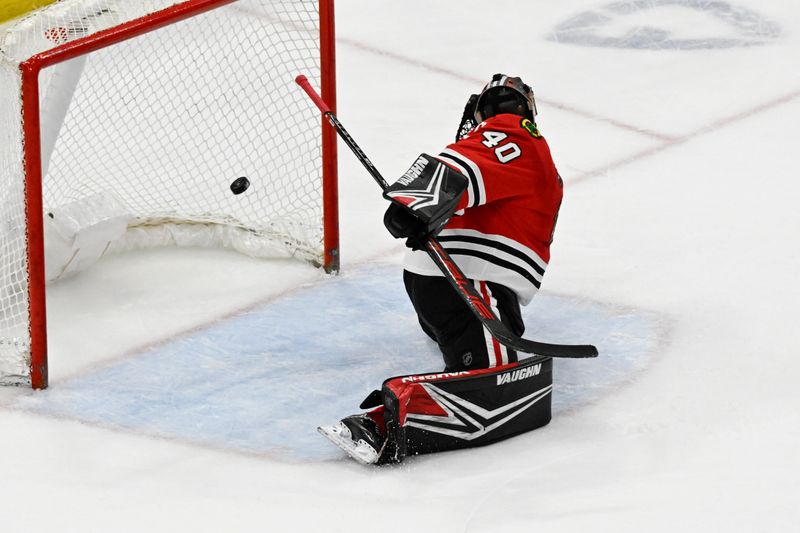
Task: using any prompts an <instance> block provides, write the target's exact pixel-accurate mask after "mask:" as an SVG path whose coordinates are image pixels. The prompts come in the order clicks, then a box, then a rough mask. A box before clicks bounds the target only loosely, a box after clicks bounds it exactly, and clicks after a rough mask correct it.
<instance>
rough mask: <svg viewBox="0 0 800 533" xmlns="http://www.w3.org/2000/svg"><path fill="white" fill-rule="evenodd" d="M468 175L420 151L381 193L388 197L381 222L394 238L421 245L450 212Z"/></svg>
mask: <svg viewBox="0 0 800 533" xmlns="http://www.w3.org/2000/svg"><path fill="white" fill-rule="evenodd" d="M466 190H467V178H466V177H464V176H463V175H462V174H460V173H459V172H457V171H455V170H453V169H452V168H450V167H449V166H447V165H445V164H444V163H442V162H441V161H439V160H437V159H436V158H434V157H433V156H430V155H428V154H422V155H420V156H419V157H418V158H417V160H416V161H415V162H414V164H413V165H411V168H409V169H408V170H407V171H406V173H405V174H403V175H402V176H401V177H400V179H399V180H397V182H396V183H394V184H393V185H391V186H389V187H388V188H387V189H386V190H385V191H384V193H383V197H384V198H386V199H387V200H389V201H391V204H390V205H389V208H388V209H387V210H386V214H385V215H384V217H383V224H384V225H385V226H386V229H388V230H389V233H391V234H392V236H393V237H395V238H398V239H400V238H406V239H408V240H407V241H406V246H408V247H409V248H414V249H419V248H424V247H425V245H424V241H425V240H426V239H427V238H428V237H429V236H432V237H435V236H436V235H437V234H438V233H439V232H440V231H441V230H442V228H443V227H444V225H445V224H447V221H448V220H450V217H452V216H453V213H454V212H455V210H456V207H457V206H458V202H459V200H460V199H461V196H462V195H463V194H464V192H465V191H466Z"/></svg>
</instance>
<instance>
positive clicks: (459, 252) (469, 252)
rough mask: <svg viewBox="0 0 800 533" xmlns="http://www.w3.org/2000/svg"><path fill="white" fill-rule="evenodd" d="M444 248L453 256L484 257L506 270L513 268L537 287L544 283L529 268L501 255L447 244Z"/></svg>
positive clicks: (483, 258)
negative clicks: (500, 256)
mask: <svg viewBox="0 0 800 533" xmlns="http://www.w3.org/2000/svg"><path fill="white" fill-rule="evenodd" d="M444 249H445V250H447V253H449V254H450V255H451V256H455V255H468V256H471V257H477V258H478V259H482V260H484V261H486V262H487V263H492V264H493V265H495V266H498V267H500V268H504V269H506V270H512V271H514V272H516V273H517V274H519V275H520V276H522V277H523V278H525V279H527V280H528V281H530V282H531V284H533V286H534V287H536V288H537V289H538V288H539V287H541V286H542V283H541V282H540V281H539V280H537V279H536V278H535V277H533V275H532V274H531V273H530V272H529V271H528V270H527V269H525V268H523V267H521V266H519V265H517V264H515V263H512V262H510V261H506V260H504V259H500V258H499V257H495V256H494V255H492V254H489V253H486V252H479V251H477V250H470V249H468V248H450V247H448V246H445V247H444Z"/></svg>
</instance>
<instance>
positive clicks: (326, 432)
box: [317, 422, 378, 465]
mask: <svg viewBox="0 0 800 533" xmlns="http://www.w3.org/2000/svg"><path fill="white" fill-rule="evenodd" d="M317 431H319V432H320V433H321V434H322V436H324V437H325V438H326V439H328V440H329V441H331V442H332V443H334V444H335V445H336V446H338V447H339V448H341V449H342V450H344V452H345V453H346V454H347V455H349V456H350V457H352V458H353V459H355V460H356V461H358V462H359V463H361V464H362V465H374V464H375V463H377V462H378V452H376V451H375V448H373V447H372V446H370V445H369V444H367V443H366V442H364V441H363V440H359V441H358V442H353V439H352V438H351V434H350V430H349V429H348V428H347V426H345V425H344V424H343V423H341V422H339V423H337V424H334V425H332V426H319V427H318V428H317Z"/></svg>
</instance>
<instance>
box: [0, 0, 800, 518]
mask: <svg viewBox="0 0 800 533" xmlns="http://www.w3.org/2000/svg"><path fill="white" fill-rule="evenodd" d="M336 16H337V20H336V22H337V33H338V38H337V46H338V49H337V56H338V57H337V59H338V64H337V78H338V94H339V105H338V115H339V118H340V119H341V120H342V121H343V123H344V124H345V126H346V127H347V128H348V130H349V131H350V133H351V134H353V136H354V137H356V139H357V140H358V142H359V143H360V144H361V146H362V148H363V149H364V150H365V151H366V152H367V153H368V154H369V156H370V157H371V159H372V160H373V162H374V163H375V164H376V166H377V167H378V168H379V169H381V171H382V172H383V173H384V175H386V176H387V177H388V178H389V179H390V180H393V179H394V178H395V177H396V176H399V175H400V174H401V173H402V172H403V171H404V170H405V169H406V168H407V167H408V166H409V164H410V163H411V162H412V161H413V159H414V158H415V157H416V156H417V154H419V153H420V152H432V151H435V150H438V149H439V148H441V147H443V146H444V145H446V144H447V143H449V142H451V140H452V137H453V135H454V134H455V131H456V128H457V125H458V122H459V118H460V116H461V112H462V109H463V105H464V103H465V101H466V98H467V97H468V96H469V94H470V93H471V92H475V91H477V90H479V89H480V87H481V86H482V84H483V83H485V81H486V80H487V79H488V78H489V77H490V76H491V75H492V74H493V73H495V72H506V73H509V74H516V75H520V76H522V77H523V78H524V79H525V80H526V81H528V83H530V84H532V85H533V87H534V90H535V92H536V95H537V102H538V105H539V112H540V115H539V117H538V123H539V126H540V129H541V131H542V133H543V134H544V135H545V137H546V138H547V139H548V141H549V143H550V146H551V149H552V151H553V155H554V158H555V161H556V164H557V166H558V168H559V170H560V172H561V174H562V176H563V178H564V181H565V186H566V188H565V194H564V204H563V207H562V210H561V216H560V219H559V225H558V229H557V231H556V240H555V243H554V245H553V248H552V261H551V263H550V266H549V268H548V272H547V275H546V277H545V281H544V283H543V286H542V291H541V292H540V293H539V295H537V297H536V298H535V299H534V301H533V303H532V304H531V305H530V306H529V307H528V308H527V309H526V310H525V316H526V322H527V324H528V332H527V336H530V337H532V338H537V339H542V340H549V341H563V342H593V343H596V344H597V345H598V348H599V349H600V352H601V354H600V357H599V358H598V359H595V360H586V361H570V362H564V361H557V364H556V368H555V392H554V398H553V404H554V419H553V421H552V422H551V423H550V424H549V425H548V426H546V427H544V428H542V429H539V430H536V431H534V432H532V433H529V434H526V435H523V436H520V437H517V438H514V439H511V440H508V441H505V442H502V443H498V444H495V445H492V446H489V447H485V448H480V449H474V450H467V451H462V452H451V453H446V454H439V455H431V456H422V457H416V458H410V459H407V460H406V461H405V462H404V463H402V464H401V465H399V466H394V467H385V468H365V467H362V466H359V465H358V464H356V463H354V462H353V461H350V460H347V459H345V458H344V457H343V455H342V454H340V453H338V452H337V450H336V449H333V448H332V447H330V446H329V445H328V444H327V443H326V442H325V441H323V440H322V438H321V437H319V436H318V435H317V434H316V432H315V431H314V428H315V426H316V425H317V424H319V423H328V422H332V421H333V420H335V419H336V418H338V417H341V416H344V415H347V414H350V412H354V411H356V410H357V409H356V407H357V403H358V402H359V401H360V400H361V399H362V398H363V396H365V395H366V393H368V392H369V390H371V389H372V388H377V387H378V386H379V385H380V382H381V380H382V379H383V378H385V377H388V376H390V375H396V374H398V373H406V372H418V371H431V370H437V369H438V368H439V365H440V360H439V356H438V355H437V353H436V349H435V347H433V346H432V345H431V344H430V343H429V342H427V341H426V340H425V338H424V337H423V334H422V333H421V332H420V331H418V329H417V326H416V324H415V319H414V315H413V310H412V309H411V307H410V305H409V304H407V303H406V301H405V296H404V294H403V291H402V287H401V279H400V259H401V255H402V245H401V244H399V243H397V242H395V241H393V240H392V239H391V238H390V237H389V235H388V234H387V233H386V231H385V229H384V228H383V225H382V222H381V218H382V214H383V210H384V208H385V203H384V201H383V200H381V198H380V195H379V194H378V190H377V188H376V186H375V184H374V182H373V181H372V180H371V179H370V177H369V176H368V175H367V174H366V173H365V172H364V170H363V169H362V168H361V167H360V165H359V164H358V162H357V161H356V160H355V159H354V158H353V157H352V155H351V154H350V153H349V152H347V151H346V150H347V149H346V147H345V146H344V145H342V144H340V147H339V150H340V180H341V183H340V198H341V209H342V213H341V226H342V228H341V229H342V240H343V242H342V259H343V267H342V268H343V273H342V275H341V276H339V277H336V278H329V277H327V276H325V275H324V274H321V273H320V272H319V271H317V270H315V269H313V268H311V267H309V266H305V265H303V264H300V263H297V262H293V261H288V260H285V261H284V260H281V261H263V260H255V259H251V258H248V257H245V256H242V255H239V254H236V253H233V252H226V251H221V250H211V251H209V250H206V251H203V250H177V249H170V250H151V251H146V252H135V253H130V254H127V255H125V256H118V257H112V258H107V259H105V260H103V261H101V262H100V263H99V264H98V265H96V266H95V267H93V268H92V269H91V270H90V271H87V272H84V273H82V274H80V275H79V276H78V277H75V278H72V279H68V280H65V281H62V282H59V283H57V284H55V285H53V286H52V287H51V288H50V293H49V296H48V302H47V303H48V311H49V320H50V324H51V329H50V337H49V344H50V360H51V386H50V388H49V389H48V390H46V391H44V392H37V393H34V392H32V391H30V390H27V389H19V388H3V389H0V434H1V435H2V437H1V438H0V510H1V511H2V518H0V532H3V533H6V532H8V533H18V532H19V533H21V532H37V533H38V532H45V531H48V532H50V531H58V532H81V533H88V532H103V533H108V532H137V533H140V532H145V531H147V532H157V533H162V532H163V533H167V532H169V533H174V532H192V533H194V532H198V533H199V532H214V533H218V532H223V531H224V532H251V531H258V532H265V531H268V532H272V531H280V532H283V531H292V532H295V531H296V532H306V531H309V532H311V531H313V532H317V531H319V532H328V531H330V532H340V531H341V532H361V531H370V532H400V531H402V532H495V531H497V532H504V533H506V532H509V533H510V532H531V531H547V532H588V531H590V532H604V531H609V532H614V533H624V532H637V533H638V532H641V531H647V532H648V533H651V532H662V531H663V532H670V533H676V532H704V533H705V532H707V531H725V532H742V533H744V532H753V531H769V532H794V531H798V530H800V510H799V509H798V507H799V506H798V503H799V502H800V481H798V479H800V459H798V457H797V450H798V448H799V447H800V389H799V388H798V387H799V385H798V384H800V350H798V349H796V348H795V345H796V344H797V343H798V339H799V336H798V330H797V329H795V328H796V322H797V320H798V319H800V283H799V282H798V281H797V279H796V278H797V276H798V273H799V272H800V251H799V250H800V249H799V248H798V244H797V241H796V240H795V239H797V238H798V235H800V185H799V184H798V181H799V180H800V162H798V161H799V159H798V157H797V153H796V152H795V150H797V148H798V146H800V133H798V131H799V130H798V121H799V120H800V69H798V64H800V6H799V5H798V4H797V2H796V1H794V0H762V1H758V2H757V1H756V0H730V1H728V0H725V1H710V0H619V1H614V0H608V1H603V0H600V1H589V0H564V1H562V2H545V1H543V0H526V1H523V0H494V1H492V2H486V1H482V2H481V1H476V0H460V1H455V0H447V1H445V0H435V1H430V0H427V1H423V0H405V1H402V2H398V1H395V2H388V1H386V0H339V2H338V5H337V8H336ZM298 74H299V73H298ZM286 90H287V91H298V90H299V89H298V88H297V87H296V86H295V85H294V84H293V83H291V80H287V86H286ZM249 176H250V179H251V181H252V182H253V187H258V185H259V183H258V169H251V170H250V171H249Z"/></svg>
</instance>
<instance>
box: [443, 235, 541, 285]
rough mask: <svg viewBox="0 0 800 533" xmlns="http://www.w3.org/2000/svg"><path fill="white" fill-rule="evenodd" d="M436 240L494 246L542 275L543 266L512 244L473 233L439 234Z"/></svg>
mask: <svg viewBox="0 0 800 533" xmlns="http://www.w3.org/2000/svg"><path fill="white" fill-rule="evenodd" d="M436 240H438V241H439V242H441V243H443V244H444V243H447V242H452V243H458V242H459V241H460V242H468V243H472V244H478V245H481V246H488V247H489V248H494V249H495V250H499V251H501V252H504V253H507V254H508V255H513V256H514V257H517V258H519V259H521V260H522V261H524V262H525V264H527V265H529V266H530V267H531V268H532V269H533V270H535V271H536V272H538V273H539V275H541V276H544V267H542V266H541V265H540V264H539V263H537V262H536V261H535V260H534V259H533V258H531V256H529V255H528V254H526V253H525V252H523V251H522V250H518V249H516V248H514V247H513V246H509V245H508V244H504V243H502V242H498V241H495V240H492V239H486V238H483V237H475V236H473V235H439V236H438V237H437V238H436Z"/></svg>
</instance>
